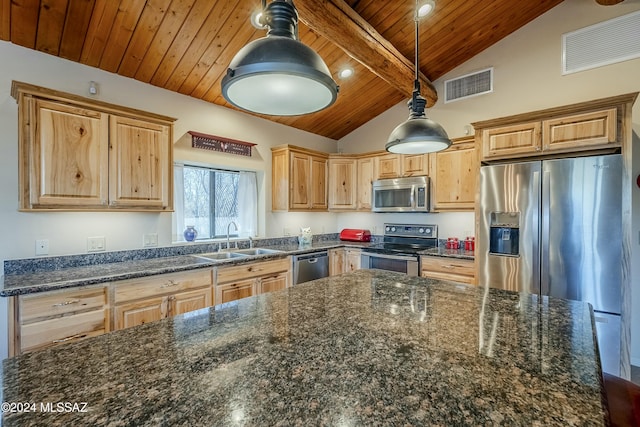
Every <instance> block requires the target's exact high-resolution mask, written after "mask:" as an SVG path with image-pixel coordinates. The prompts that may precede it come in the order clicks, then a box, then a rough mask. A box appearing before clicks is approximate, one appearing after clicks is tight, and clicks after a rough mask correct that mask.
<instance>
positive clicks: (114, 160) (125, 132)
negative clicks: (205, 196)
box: [109, 116, 171, 209]
mask: <svg viewBox="0 0 640 427" xmlns="http://www.w3.org/2000/svg"><path fill="white" fill-rule="evenodd" d="M169 135H170V129H169V126H166V125H161V124H157V123H149V122H145V121H143V120H137V119H130V118H126V117H118V116H112V117H111V144H110V156H109V160H110V161H109V165H110V173H109V179H110V183H109V189H110V197H109V198H110V204H111V205H112V206H123V207H128V206H148V207H156V208H159V209H163V208H168V207H169V200H170V193H171V192H170V186H171V182H170V177H171V166H170V165H168V164H167V162H166V159H167V158H170V157H171V156H170V155H169V152H168V151H169V150H170V149H171V145H170V141H169Z"/></svg>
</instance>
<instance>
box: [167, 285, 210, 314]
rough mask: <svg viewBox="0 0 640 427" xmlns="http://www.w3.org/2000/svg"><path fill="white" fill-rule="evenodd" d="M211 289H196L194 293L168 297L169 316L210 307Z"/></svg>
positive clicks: (181, 293)
mask: <svg viewBox="0 0 640 427" xmlns="http://www.w3.org/2000/svg"><path fill="white" fill-rule="evenodd" d="M212 305H213V304H212V303H211V288H205V289H198V290H196V291H189V292H179V293H177V294H175V295H171V296H170V297H169V306H170V311H169V313H170V315H171V316H176V315H178V314H182V313H187V312H189V311H195V310H200V309H201V308H206V307H211V306H212Z"/></svg>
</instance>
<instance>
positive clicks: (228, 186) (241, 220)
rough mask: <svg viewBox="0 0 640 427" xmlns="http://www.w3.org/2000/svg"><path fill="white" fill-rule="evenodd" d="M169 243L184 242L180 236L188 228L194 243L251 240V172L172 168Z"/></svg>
mask: <svg viewBox="0 0 640 427" xmlns="http://www.w3.org/2000/svg"><path fill="white" fill-rule="evenodd" d="M174 197H175V201H174V205H175V211H174V215H173V240H174V241H178V242H179V241H184V236H183V235H182V232H183V231H184V229H185V228H186V227H187V226H189V225H192V226H194V227H195V229H196V230H197V231H198V237H197V240H210V239H217V238H223V237H224V238H226V237H227V227H228V226H229V224H230V223H231V222H232V221H233V222H235V223H236V224H237V226H238V231H236V230H235V229H234V227H233V226H231V228H230V232H231V234H230V237H242V236H247V237H248V236H255V234H256V228H257V186H256V174H255V172H246V171H234V170H222V169H214V168H207V167H201V166H192V165H182V164H176V165H175V167H174Z"/></svg>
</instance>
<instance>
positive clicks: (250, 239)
mask: <svg viewBox="0 0 640 427" xmlns="http://www.w3.org/2000/svg"><path fill="white" fill-rule="evenodd" d="M249 248H253V237H251V236H249Z"/></svg>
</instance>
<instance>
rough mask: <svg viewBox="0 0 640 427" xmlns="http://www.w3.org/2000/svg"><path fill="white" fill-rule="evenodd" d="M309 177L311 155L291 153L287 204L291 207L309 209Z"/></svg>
mask: <svg viewBox="0 0 640 427" xmlns="http://www.w3.org/2000/svg"><path fill="white" fill-rule="evenodd" d="M310 179H311V156H309V155H307V154H301V153H295V152H294V153H291V176H290V182H289V187H290V188H289V190H290V191H289V197H290V199H289V204H290V206H289V207H290V208H291V209H309V207H310V206H311V199H310V197H309V181H310Z"/></svg>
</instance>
